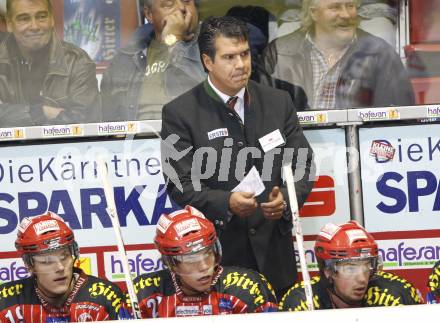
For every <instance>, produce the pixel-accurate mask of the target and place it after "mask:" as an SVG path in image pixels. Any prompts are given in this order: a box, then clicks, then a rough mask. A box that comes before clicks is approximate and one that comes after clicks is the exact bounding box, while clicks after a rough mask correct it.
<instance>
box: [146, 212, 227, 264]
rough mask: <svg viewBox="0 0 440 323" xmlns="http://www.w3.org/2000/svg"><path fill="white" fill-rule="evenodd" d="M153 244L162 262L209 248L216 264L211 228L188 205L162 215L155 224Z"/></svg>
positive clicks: (217, 245)
mask: <svg viewBox="0 0 440 323" xmlns="http://www.w3.org/2000/svg"><path fill="white" fill-rule="evenodd" d="M154 242H155V244H156V247H157V249H158V250H159V252H160V253H161V254H162V256H163V257H164V259H165V260H170V259H171V258H175V259H178V258H179V257H178V256H183V255H189V254H193V253H196V252H199V251H201V250H203V249H207V248H209V247H213V248H214V252H215V255H216V258H217V261H218V262H220V257H221V247H220V242H219V241H218V239H217V234H216V232H215V228H214V225H213V224H212V223H211V221H209V220H208V219H206V218H205V216H204V215H203V213H201V212H200V211H198V210H197V209H196V208H194V207H191V206H186V207H185V209H183V210H179V211H175V212H173V213H170V214H162V215H161V217H160V218H159V221H158V222H157V226H156V237H155V239H154Z"/></svg>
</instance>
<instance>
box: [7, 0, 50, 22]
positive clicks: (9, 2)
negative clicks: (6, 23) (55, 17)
mask: <svg viewBox="0 0 440 323" xmlns="http://www.w3.org/2000/svg"><path fill="white" fill-rule="evenodd" d="M14 1H15V0H6V17H8V18H12V3H13V2H14ZM44 2H46V5H47V9H48V10H49V13H50V14H52V13H53V8H52V3H51V2H50V0H44Z"/></svg>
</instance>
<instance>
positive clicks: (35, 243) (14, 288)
mask: <svg viewBox="0 0 440 323" xmlns="http://www.w3.org/2000/svg"><path fill="white" fill-rule="evenodd" d="M15 247H16V248H17V251H18V253H19V254H20V256H21V257H22V258H23V262H24V264H25V266H26V267H27V269H28V270H29V272H30V273H31V276H30V277H28V278H24V279H21V280H17V281H12V282H9V283H6V284H3V285H1V286H0V290H1V291H2V293H1V294H2V297H1V298H0V318H1V322H9V323H14V322H85V321H103V320H104V321H106V320H116V319H117V318H118V317H119V316H120V314H121V315H122V317H123V316H124V313H125V302H124V300H125V298H124V297H125V296H124V294H123V293H122V292H121V290H120V289H119V288H118V287H117V286H116V285H115V284H113V283H111V282H109V281H106V280H103V279H100V278H97V277H94V276H90V275H86V274H85V273H84V272H83V271H82V270H81V269H79V268H76V267H75V266H74V264H75V261H76V260H78V259H79V249H78V245H77V243H76V241H75V237H74V235H73V232H72V230H71V229H70V228H69V227H68V226H67V225H66V223H65V222H64V221H63V219H61V217H59V216H58V215H56V214H54V213H52V212H47V213H46V214H42V215H39V216H35V217H32V218H24V219H23V220H22V222H21V223H20V225H19V226H18V233H17V240H16V241H15ZM104 290H105V291H106V293H104ZM6 291H8V292H6ZM125 317H126V315H125Z"/></svg>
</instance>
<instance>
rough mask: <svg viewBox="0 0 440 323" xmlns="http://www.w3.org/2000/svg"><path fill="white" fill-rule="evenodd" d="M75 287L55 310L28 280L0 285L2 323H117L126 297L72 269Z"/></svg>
mask: <svg viewBox="0 0 440 323" xmlns="http://www.w3.org/2000/svg"><path fill="white" fill-rule="evenodd" d="M75 274H76V277H77V280H76V283H75V286H74V288H73V290H72V292H71V293H70V295H69V297H68V298H67V300H66V302H65V304H64V306H62V307H54V306H51V305H50V304H48V303H47V302H46V301H45V300H44V298H43V297H42V296H41V292H40V291H39V289H38V287H37V286H36V283H35V277H34V276H31V277H28V278H25V279H22V280H17V281H13V282H9V283H6V284H3V285H0V322H1V323H18V322H20V323H24V322H26V323H49V322H90V321H106V320H117V319H118V316H119V315H118V314H119V312H120V311H123V310H124V308H125V306H124V303H125V302H124V301H125V295H124V294H123V293H122V292H121V290H120V289H119V287H118V286H116V285H115V284H113V283H111V282H109V281H106V280H103V279H100V278H97V277H94V276H89V275H86V274H84V273H83V272H82V271H81V270H79V269H75Z"/></svg>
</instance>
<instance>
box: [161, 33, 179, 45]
mask: <svg viewBox="0 0 440 323" xmlns="http://www.w3.org/2000/svg"><path fill="white" fill-rule="evenodd" d="M164 42H165V44H167V45H168V46H173V45H174V44H175V43H177V37H176V35H173V34H168V35H166V36H165V38H164Z"/></svg>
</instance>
